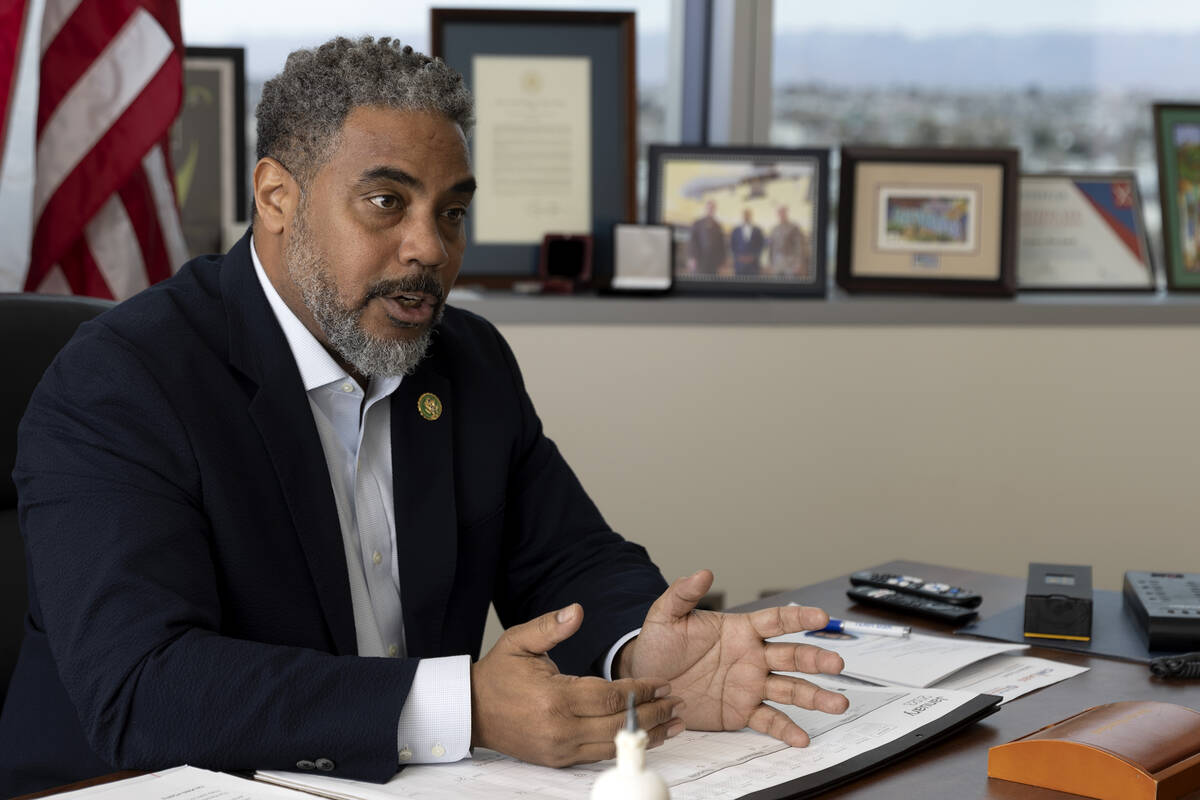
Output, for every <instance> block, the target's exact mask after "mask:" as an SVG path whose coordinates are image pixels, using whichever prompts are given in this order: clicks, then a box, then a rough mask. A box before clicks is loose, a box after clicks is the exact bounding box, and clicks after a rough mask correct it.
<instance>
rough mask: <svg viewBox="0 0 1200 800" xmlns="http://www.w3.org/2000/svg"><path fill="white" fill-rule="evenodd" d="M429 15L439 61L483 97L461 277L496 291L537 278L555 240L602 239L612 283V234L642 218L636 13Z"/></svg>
mask: <svg viewBox="0 0 1200 800" xmlns="http://www.w3.org/2000/svg"><path fill="white" fill-rule="evenodd" d="M430 13H431V19H430V35H431V39H432V45H431V48H430V50H431V54H432V55H434V56H439V57H441V58H442V59H444V60H445V61H446V63H448V64H449V65H450V66H452V67H454V68H455V69H457V70H458V71H459V72H461V73H462V75H463V78H464V79H465V80H466V83H467V86H468V87H469V88H470V89H471V91H472V92H473V93H474V95H475V118H476V123H475V131H474V133H473V134H472V136H471V156H472V163H473V165H474V169H475V174H476V177H477V178H478V181H479V189H478V190H477V191H476V194H475V199H474V201H473V202H472V204H471V213H470V214H469V215H468V217H467V253H466V256H465V258H464V259H463V269H462V273H461V275H462V276H463V277H464V278H467V279H469V282H471V283H476V284H483V285H488V286H511V285H512V284H513V283H515V282H517V281H525V280H530V279H531V278H536V277H537V274H538V256H539V250H540V248H541V244H542V241H543V239H544V238H545V236H546V235H547V234H550V235H556V236H563V235H590V236H592V237H593V240H594V246H595V250H594V259H595V270H596V274H597V276H598V277H601V278H602V277H604V276H605V275H606V274H607V273H609V272H611V270H612V263H613V234H612V231H613V226H614V225H615V224H616V223H618V222H632V221H633V219H634V217H635V215H636V213H637V206H636V200H635V197H634V169H635V166H636V164H637V151H636V149H635V139H634V127H635V124H636V121H637V107H636V101H637V93H636V85H635V63H636V62H635V52H634V14H633V12H599V11H507V10H482V9H447V8H435V9H432V10H431V12H430ZM460 281H462V278H460Z"/></svg>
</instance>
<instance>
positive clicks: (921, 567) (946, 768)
mask: <svg viewBox="0 0 1200 800" xmlns="http://www.w3.org/2000/svg"><path fill="white" fill-rule="evenodd" d="M872 569H874V570H875V571H877V572H891V573H899V574H907V575H917V576H920V577H922V578H925V579H927V580H939V581H945V582H946V583H950V584H952V585H955V586H964V587H966V588H969V589H974V590H975V591H977V592H979V593H980V594H982V595H983V604H982V605H981V606H980V607H979V613H980V616H987V615H988V614H994V613H996V612H998V611H1004V610H1005V609H1008V608H1012V607H1013V606H1015V605H1018V604H1019V603H1022V602H1024V597H1025V581H1023V580H1021V579H1019V578H1009V577H1004V576H1001V575H991V574H988V573H986V572H973V571H971V570H965V569H953V568H950V567H939V566H935V565H932V564H920V563H916V562H912V561H890V562H888V563H886V564H881V565H879V566H877V567H873V568H872ZM849 586H850V582H849V580H848V576H846V575H842V576H839V577H837V578H833V579H831V580H827V581H824V582H822V583H817V584H814V585H812V586H806V587H804V588H801V589H796V590H793V591H790V592H784V593H783V594H780V595H775V596H774V597H771V598H767V599H765V600H760V601H758V602H756V603H750V604H747V605H744V606H738V607H737V608H736V609H732V610H734V611H749V610H752V609H755V608H765V607H767V606H773V605H779V604H781V603H790V602H797V603H803V604H804V605H813V606H820V607H821V608H824V609H825V610H826V611H828V612H829V613H830V614H831V615H832V616H835V617H849V618H853V619H878V620H880V621H894V622H903V624H905V625H912V626H913V627H914V628H919V629H920V630H923V631H926V632H929V633H945V634H949V633H950V632H951V631H952V630H953V629H952V628H951V627H950V626H948V625H940V624H938V623H936V622H923V621H920V620H918V619H917V618H914V617H902V616H900V615H896V614H890V613H888V612H885V611H881V610H875V609H871V608H868V607H866V606H857V605H853V604H852V603H851V602H850V599H849V598H848V597H846V589H847V588H848V587H849ZM1028 654H1029V655H1034V656H1041V657H1043V658H1053V659H1055V660H1057V661H1063V662H1066V663H1068V664H1082V665H1084V666H1087V667H1090V668H1091V669H1090V670H1089V671H1088V672H1085V673H1083V674H1082V675H1079V676H1077V677H1074V678H1070V679H1068V680H1066V681H1063V682H1061V683H1056V684H1054V685H1053V686H1047V687H1046V688H1044V689H1039V690H1037V691H1036V692H1033V693H1032V694H1028V695H1026V696H1024V697H1021V698H1018V699H1016V700H1014V701H1012V702H1011V703H1009V704H1008V705H1005V706H1003V707H1002V708H1001V709H1000V711H998V712H997V713H995V714H993V715H992V716H990V717H988V718H986V719H984V720H983V721H982V722H979V723H977V724H976V725H974V726H972V727H971V728H968V729H967V730H966V731H964V732H963V733H961V734H959V735H958V736H956V737H955V738H953V739H951V740H949V741H946V742H942V743H940V744H937V745H934V746H933V747H931V748H929V749H928V750H925V751H923V752H920V753H916V754H914V755H912V756H910V757H908V758H905V759H903V760H901V761H900V762H899V763H897V764H893V765H892V766H889V767H885V768H884V769H881V770H879V771H877V772H872V773H870V774H868V775H865V776H863V777H861V778H858V779H856V780H854V781H852V782H851V783H848V784H846V785H845V786H842V787H840V788H837V789H833V790H831V791H830V792H827V793H825V794H823V795H821V796H822V797H823V798H824V797H828V798H854V800H864V799H869V798H879V800H897V798H921V800H950V799H951V798H953V800H963V798H968V799H969V798H997V799H998V800H1000V799H1002V800H1079V795H1074V794H1064V793H1062V792H1054V791H1049V790H1046V789H1037V788H1035V787H1032V786H1026V785H1024V784H1020V783H1011V782H1009V781H1000V780H992V779H989V778H988V776H987V750H988V748H989V747H991V746H992V745H997V744H1003V743H1004V742H1007V741H1010V740H1012V739H1015V738H1017V737H1018V736H1024V735H1025V734H1027V733H1029V732H1031V731H1034V730H1037V729H1038V728H1040V727H1042V726H1043V725H1047V724H1049V723H1051V722H1054V721H1056V720H1060V719H1063V718H1064V717H1068V716H1070V715H1072V714H1074V713H1076V712H1078V711H1082V710H1083V709H1085V708H1088V707H1090V706H1095V705H1100V704H1101V703H1109V702H1114V701H1117V700H1161V701H1163V702H1166V703H1177V704H1178V705H1181V706H1188V707H1190V708H1195V709H1200V682H1198V681H1190V682H1189V681H1164V680H1160V679H1158V678H1155V677H1154V676H1152V675H1151V674H1150V670H1149V669H1148V668H1147V667H1146V665H1145V664H1138V663H1133V662H1129V661H1118V660H1116V659H1111V658H1104V657H1100V656H1090V655H1085V654H1082V653H1071V652H1066V651H1062V650H1051V649H1049V648H1044V647H1032V648H1030V649H1029V653H1028ZM133 774H137V773H122V774H120V775H116V776H106V777H105V778H102V779H94V780H93V781H87V782H85V784H76V785H74V786H71V787H62V788H61V789H57V790H53V792H59V791H65V790H66V789H67V788H81V786H82V785H86V784H87V783H95V782H101V781H103V780H106V779H107V780H112V779H114V778H119V777H129V776H130V775H133ZM50 793H51V792H46V793H38V794H37V795H28V797H29V798H32V797H41V796H44V795H48V794H50ZM297 797H298V798H299V797H303V795H299V794H297ZM20 800H25V799H24V798H21V799H20ZM1187 800H1200V792H1193V793H1192V794H1191V795H1189V796H1188V798H1187Z"/></svg>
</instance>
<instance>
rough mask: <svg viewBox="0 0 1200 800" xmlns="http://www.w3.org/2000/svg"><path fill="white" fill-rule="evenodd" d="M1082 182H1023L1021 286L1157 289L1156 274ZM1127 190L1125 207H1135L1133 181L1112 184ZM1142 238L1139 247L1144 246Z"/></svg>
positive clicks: (1032, 178)
mask: <svg viewBox="0 0 1200 800" xmlns="http://www.w3.org/2000/svg"><path fill="white" fill-rule="evenodd" d="M1076 180H1088V179H1087V178H1079V179H1076V178H1070V177H1060V176H1048V175H1025V176H1022V177H1021V202H1020V208H1021V224H1020V232H1021V241H1020V247H1019V249H1018V251H1017V270H1018V273H1019V277H1020V282H1021V286H1030V287H1037V288H1043V289H1046V288H1051V289H1052V288H1054V287H1058V286H1081V285H1083V286H1112V287H1117V288H1120V287H1127V288H1128V287H1133V288H1146V287H1153V286H1154V275H1153V273H1152V272H1151V271H1150V269H1149V267H1148V266H1147V264H1146V263H1145V262H1144V261H1143V260H1142V259H1143V255H1144V254H1143V253H1142V252H1137V251H1134V250H1132V249H1130V247H1129V245H1128V244H1126V243H1125V242H1124V241H1122V239H1121V237H1120V236H1119V235H1118V234H1117V233H1116V231H1115V230H1114V229H1113V224H1112V223H1110V222H1109V221H1108V220H1106V219H1105V217H1104V214H1103V213H1102V212H1101V211H1099V210H1098V209H1097V208H1096V207H1095V206H1093V204H1092V202H1091V201H1090V200H1089V199H1088V198H1087V196H1086V195H1085V194H1084V193H1083V191H1081V190H1080V189H1079V187H1078V186H1076ZM1122 186H1124V189H1123V191H1124V192H1125V195H1126V200H1125V202H1126V203H1128V204H1129V205H1131V206H1132V207H1133V209H1134V210H1135V211H1138V212H1140V208H1138V206H1137V205H1136V204H1135V201H1134V194H1133V186H1132V182H1131V181H1119V180H1115V179H1114V180H1113V181H1112V191H1114V192H1120V191H1122ZM1138 234H1139V248H1140V247H1142V246H1143V245H1142V244H1141V239H1140V234H1141V231H1140V230H1139V231H1138Z"/></svg>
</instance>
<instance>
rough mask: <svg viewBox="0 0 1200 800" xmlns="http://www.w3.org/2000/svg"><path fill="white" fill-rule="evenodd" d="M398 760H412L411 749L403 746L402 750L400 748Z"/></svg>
mask: <svg viewBox="0 0 1200 800" xmlns="http://www.w3.org/2000/svg"><path fill="white" fill-rule="evenodd" d="M400 760H401V761H412V750H409V749H408V748H407V747H406V748H404V749H403V750H401V751H400Z"/></svg>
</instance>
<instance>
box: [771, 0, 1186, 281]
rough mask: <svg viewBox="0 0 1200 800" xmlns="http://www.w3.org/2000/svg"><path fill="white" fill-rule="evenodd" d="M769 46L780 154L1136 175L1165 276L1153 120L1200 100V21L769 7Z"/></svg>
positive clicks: (1098, 13) (1161, 10) (1154, 13)
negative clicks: (843, 154)
mask: <svg viewBox="0 0 1200 800" xmlns="http://www.w3.org/2000/svg"><path fill="white" fill-rule="evenodd" d="M774 32H775V37H774V49H773V60H774V64H773V84H774V85H773V108H772V112H773V118H772V124H771V142H772V144H774V145H780V146H788V147H825V146H832V147H837V146H839V145H844V144H876V145H889V146H905V147H908V146H931V147H1016V148H1018V149H1019V150H1020V152H1021V169H1022V171H1023V172H1045V171H1052V170H1053V171H1112V170H1133V171H1135V172H1136V173H1137V176H1138V183H1139V185H1140V188H1141V191H1142V198H1143V202H1144V205H1145V212H1146V223H1147V232H1148V235H1149V237H1150V241H1151V246H1152V248H1153V249H1154V251H1155V253H1156V260H1157V261H1158V263H1159V264H1161V263H1162V261H1161V243H1160V242H1159V238H1160V236H1159V230H1160V214H1159V204H1158V180H1157V167H1156V161H1155V150H1154V134H1153V119H1152V116H1151V105H1152V103H1153V102H1155V101H1163V100H1169V101H1185V102H1198V101H1200V80H1198V79H1197V77H1196V76H1197V75H1200V10H1197V9H1195V8H1193V7H1191V6H1189V5H1187V4H1179V3H1172V2H1160V0H1149V1H1148V2H1140V3H1134V4H1130V3H1116V2H1107V1H1105V2H1096V1H1095V0H1063V2H1055V3H1045V2H1033V1H1031V0H1010V1H1009V2H1006V3H1002V4H995V6H994V7H992V8H990V9H989V8H985V7H982V6H981V5H980V4H974V3H950V2H946V1H945V0H908V1H907V2H905V3H902V4H901V3H892V2H877V1H876V0H858V2H851V3H842V4H828V5H827V4H820V5H817V4H812V3H791V2H787V0H776V3H775V28H774ZM835 155H836V154H835ZM834 163H835V164H836V158H835V160H834ZM833 186H834V191H836V182H835V183H834V184H833Z"/></svg>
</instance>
